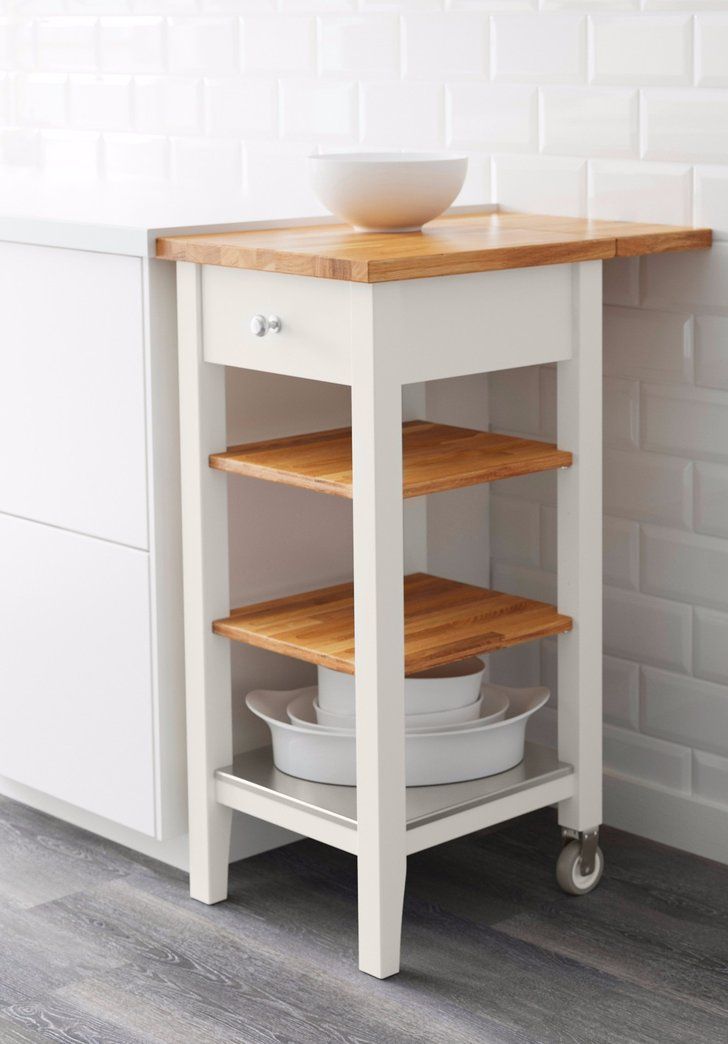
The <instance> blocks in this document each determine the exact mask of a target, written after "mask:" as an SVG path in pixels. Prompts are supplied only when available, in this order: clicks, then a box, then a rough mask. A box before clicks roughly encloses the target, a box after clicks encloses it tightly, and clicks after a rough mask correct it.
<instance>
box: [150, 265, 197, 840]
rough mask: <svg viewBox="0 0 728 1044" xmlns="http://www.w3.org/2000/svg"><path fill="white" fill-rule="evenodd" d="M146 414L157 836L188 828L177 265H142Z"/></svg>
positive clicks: (161, 836) (165, 837) (165, 836)
mask: <svg viewBox="0 0 728 1044" xmlns="http://www.w3.org/2000/svg"><path fill="white" fill-rule="evenodd" d="M142 274H143V281H144V344H145V353H144V362H145V387H146V411H147V488H148V503H149V550H150V596H151V610H152V628H151V673H152V706H151V713H152V716H153V726H154V736H153V742H154V757H155V801H156V806H157V836H158V837H159V838H160V840H161V839H167V838H172V837H178V836H179V835H180V834H184V833H186V831H187V787H186V786H185V780H186V757H185V711H184V698H183V694H184V640H183V613H182V532H181V521H180V520H181V502H180V477H179V468H180V463H179V389H178V367H177V309H176V281H175V270H174V265H167V264H165V263H164V262H162V261H148V260H144V261H143V262H142Z"/></svg>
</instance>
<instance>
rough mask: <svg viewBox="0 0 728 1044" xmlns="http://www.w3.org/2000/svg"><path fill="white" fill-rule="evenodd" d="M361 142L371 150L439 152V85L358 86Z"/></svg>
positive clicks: (441, 120) (442, 134)
mask: <svg viewBox="0 0 728 1044" xmlns="http://www.w3.org/2000/svg"><path fill="white" fill-rule="evenodd" d="M360 90H361V141H362V143H363V144H365V145H367V146H371V147H373V148H393V149H399V148H423V149H427V148H438V147H442V145H443V143H444V140H445V97H444V88H443V87H442V86H441V85H440V84H438V83H416V82H413V81H407V82H392V81H386V82H382V83H363V84H362V85H361V88H360Z"/></svg>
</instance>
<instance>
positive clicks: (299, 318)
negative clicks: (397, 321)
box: [202, 265, 351, 384]
mask: <svg viewBox="0 0 728 1044" xmlns="http://www.w3.org/2000/svg"><path fill="white" fill-rule="evenodd" d="M202 302H203V305H202V315H203V337H204V351H205V359H206V360H207V362H213V363H221V364H224V365H226V366H238V367H243V368H244V369H249V370H263V371H266V372H268V373H279V374H286V375H288V376H291V377H306V378H309V379H310V380H321V381H330V382H332V383H334V384H348V383H349V378H350V372H351V365H350V342H351V306H350V288H349V284H348V283H344V282H337V281H336V280H332V279H315V278H311V277H309V276H293V275H280V274H278V273H274V272H254V271H245V270H241V269H236V268H219V267H216V266H214V265H207V266H203V268H202ZM255 315H262V316H264V317H265V318H267V317H269V316H271V315H276V316H279V317H280V319H281V322H282V328H281V331H280V333H273V332H272V331H269V332H268V333H267V334H266V335H265V336H263V337H256V335H255V334H254V333H252V332H251V329H250V321H251V319H252V318H253V316H255Z"/></svg>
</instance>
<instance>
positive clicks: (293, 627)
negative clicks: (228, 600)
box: [213, 573, 572, 674]
mask: <svg viewBox="0 0 728 1044" xmlns="http://www.w3.org/2000/svg"><path fill="white" fill-rule="evenodd" d="M571 627H572V620H571V617H569V616H563V615H562V614H561V613H558V612H557V611H556V609H555V608H554V607H553V606H552V605H547V604H546V603H545V602H536V601H533V600H532V599H530V598H519V597H517V596H515V595H509V594H501V593H500V592H499V591H490V590H488V589H487V588H483V587H473V586H472V584H461V583H458V582H456V581H455V580H443V579H442V578H440V577H437V576H429V575H428V574H427V573H413V574H412V575H410V576H406V577H405V578H404V632H405V673H406V674H416V673H417V672H418V671H425V670H428V669H429V668H431V667H439V666H441V665H442V664H446V663H452V662H454V661H455V660H462V659H465V658H466V657H467V656H474V655H477V654H478V653H487V652H493V651H495V650H496V649H505V648H506V647H507V646H510V645H518V644H520V643H521V642H529V641H533V640H534V639H537V638H545V637H547V636H548V635H552V634H562V633H564V632H565V631H570V630H571ZM213 630H214V632H215V634H220V635H224V636H225V637H226V638H232V639H233V640H234V641H237V642H245V643H246V644H248V645H255V646H258V647H259V648H261V649H269V650H270V651H271V652H277V653H283V654H284V655H285V656H293V657H294V658H295V659H297V660H307V661H308V662H309V663H316V664H322V665H323V666H324V667H331V668H333V670H335V671H342V672H344V673H346V674H353V673H354V585H353V584H352V583H348V584H337V585H336V586H335V587H325V588H321V589H320V590H318V591H307V592H305V593H304V594H296V595H289V596H287V597H286V598H277V599H275V600H273V601H270V602H260V603H258V604H257V605H250V606H246V607H244V608H242V609H235V610H233V612H232V614H231V616H229V617H228V618H227V619H225V620H216V621H215V623H214V624H213Z"/></svg>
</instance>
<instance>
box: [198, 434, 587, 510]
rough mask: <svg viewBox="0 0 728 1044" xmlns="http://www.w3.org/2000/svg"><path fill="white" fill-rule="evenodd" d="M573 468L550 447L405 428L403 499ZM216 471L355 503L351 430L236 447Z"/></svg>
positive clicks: (215, 461)
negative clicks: (353, 499) (325, 494)
mask: <svg viewBox="0 0 728 1044" xmlns="http://www.w3.org/2000/svg"><path fill="white" fill-rule="evenodd" d="M571 462H572V456H571V453H567V452H566V451H564V450H559V449H557V448H556V446H555V445H554V444H553V443H550V442H538V441H536V440H534V439H519V438H515V437H513V436H510V435H496V434H493V433H491V432H486V431H475V430H473V429H472V428H456V427H453V426H451V425H448V424H434V423H432V422H430V421H421V420H413V421H407V422H406V423H405V424H404V425H403V428H402V467H403V483H402V493H403V496H404V497H405V498H407V497H420V496H423V495H424V494H427V493H440V492H442V491H444V490H447V489H459V488H461V487H463V486H474V485H476V484H477V483H480V482H494V481H495V480H496V479H503V478H513V477H514V476H515V475H530V474H531V473H532V472H535V471H549V470H551V469H553V468H564V467H569V465H570V464H571ZM210 467H211V468H215V469H217V470H218V471H229V472H231V473H233V474H236V475H248V476H252V477H253V478H259V479H265V480H266V481H268V482H281V483H284V484H285V485H289V486H299V487H301V488H303V489H312V490H316V491H317V492H318V493H330V494H332V495H333V496H336V497H347V498H349V499H351V497H352V492H353V487H352V473H351V428H334V429H332V430H330V431H316V432H311V433H309V434H306V435H292V436H290V437H288V438H282V439H270V440H267V441H266V442H252V443H248V444H247V445H244V446H232V447H231V448H230V449H228V450H227V452H225V453H213V454H212V456H211V457H210Z"/></svg>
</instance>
